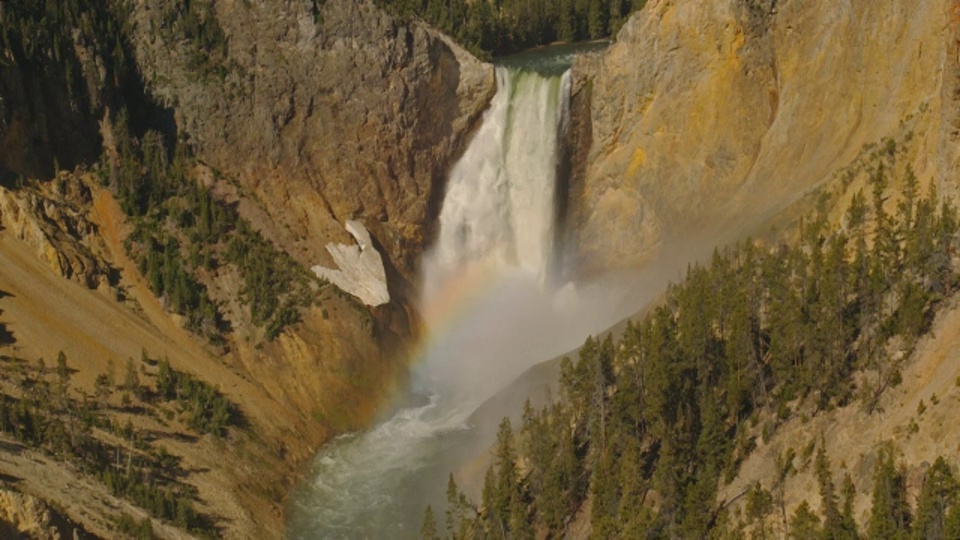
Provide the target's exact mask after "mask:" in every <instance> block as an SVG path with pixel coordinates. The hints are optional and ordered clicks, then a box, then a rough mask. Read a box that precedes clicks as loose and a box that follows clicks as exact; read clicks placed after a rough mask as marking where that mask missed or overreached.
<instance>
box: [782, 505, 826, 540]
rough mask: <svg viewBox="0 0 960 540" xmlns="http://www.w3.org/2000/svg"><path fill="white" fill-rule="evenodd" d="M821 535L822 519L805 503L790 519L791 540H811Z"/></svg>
mask: <svg viewBox="0 0 960 540" xmlns="http://www.w3.org/2000/svg"><path fill="white" fill-rule="evenodd" d="M821 534H822V530H821V529H820V518H819V517H817V515H816V514H814V513H813V510H811V509H810V504H809V503H807V501H803V502H802V503H800V506H798V507H797V509H796V510H794V512H793V517H792V518H791V519H790V535H789V536H790V540H810V539H812V538H819V537H820V535H821Z"/></svg>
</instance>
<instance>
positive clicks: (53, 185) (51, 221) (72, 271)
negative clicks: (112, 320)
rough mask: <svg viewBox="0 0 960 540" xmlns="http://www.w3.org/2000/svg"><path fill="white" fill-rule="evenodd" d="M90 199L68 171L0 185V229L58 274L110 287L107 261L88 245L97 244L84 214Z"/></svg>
mask: <svg viewBox="0 0 960 540" xmlns="http://www.w3.org/2000/svg"><path fill="white" fill-rule="evenodd" d="M90 202H91V198H90V190H89V189H88V188H87V187H86V185H85V184H84V183H83V182H82V181H81V180H80V179H79V178H77V177H75V176H74V175H70V174H61V175H59V176H58V177H57V178H54V179H53V181H51V182H49V183H47V184H36V185H34V186H31V187H23V188H20V189H16V190H9V189H6V188H3V187H0V229H7V230H9V232H10V233H12V234H13V235H14V236H16V237H17V238H18V239H20V240H22V241H23V242H25V243H26V244H27V245H28V246H30V247H31V248H32V249H33V250H34V251H35V252H36V254H37V256H38V257H39V258H40V260H42V261H44V262H45V263H46V264H47V265H48V266H49V267H50V268H51V269H53V271H54V272H56V273H58V274H60V275H61V276H63V277H65V278H67V279H72V280H74V281H76V282H78V283H80V284H82V285H84V286H86V287H89V288H92V289H94V288H99V287H101V286H109V285H110V279H111V270H110V267H109V265H108V264H107V263H106V262H104V261H103V259H102V258H101V257H100V256H98V255H97V254H96V253H94V252H93V251H92V250H91V249H90V247H89V246H96V245H99V244H100V243H101V240H100V238H99V237H98V231H97V227H96V225H94V224H93V223H92V222H91V221H90V220H89V219H88V216H87V215H86V211H87V210H88V209H89V207H90Z"/></svg>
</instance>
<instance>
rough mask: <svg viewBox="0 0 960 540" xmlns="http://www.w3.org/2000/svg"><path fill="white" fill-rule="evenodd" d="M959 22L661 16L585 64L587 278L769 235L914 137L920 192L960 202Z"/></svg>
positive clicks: (752, 14) (738, 7)
mask: <svg viewBox="0 0 960 540" xmlns="http://www.w3.org/2000/svg"><path fill="white" fill-rule="evenodd" d="M958 14H960V7H958V2H956V1H955V0H932V1H930V2H924V3H923V5H922V7H921V6H919V5H917V4H916V2H912V1H910V0H890V1H888V2H874V1H871V0H852V1H850V2H801V1H790V0H754V1H749V2H747V1H743V0H716V1H711V2H700V1H695V0H653V1H650V2H648V3H647V6H646V7H645V8H644V9H643V10H641V11H639V12H637V13H636V14H635V15H634V16H633V17H632V18H631V19H630V20H629V21H628V22H627V23H626V24H625V25H624V27H623V29H622V30H621V31H620V33H619V34H618V36H617V39H616V42H615V43H614V44H613V45H611V46H610V47H609V48H608V49H607V50H606V51H605V52H603V53H600V54H595V55H588V56H585V57H582V58H579V59H578V60H577V61H576V62H575V65H574V79H575V81H574V97H573V103H572V114H573V137H574V164H573V170H574V174H573V178H572V179H571V182H570V194H569V216H568V217H567V225H568V234H569V236H570V237H571V238H572V239H573V244H574V245H575V246H576V249H577V251H578V258H579V261H580V263H581V267H582V269H584V270H589V269H591V268H593V269H596V268H599V267H602V268H609V267H618V268H623V267H627V268H629V267H636V266H637V265H640V264H642V263H643V262H644V261H645V260H647V259H648V258H650V257H651V256H652V255H653V254H655V253H657V252H658V250H660V249H661V248H662V247H663V246H664V244H669V243H673V242H674V240H676V239H690V238H697V237H700V238H703V237H704V236H705V235H708V236H710V238H703V239H704V240H710V241H711V242H714V241H722V240H725V239H729V238H733V237H735V236H736V235H737V234H743V233H748V232H751V231H754V230H756V227H757V226H758V225H759V224H762V223H764V222H765V221H766V220H768V219H769V218H771V217H772V216H775V215H777V214H778V213H779V212H780V211H781V210H783V209H784V208H786V207H788V206H789V205H791V204H792V203H794V202H795V201H797V200H798V199H799V198H802V197H803V196H804V194H806V193H808V192H809V191H810V190H811V189H815V188H816V187H818V186H822V185H824V184H825V183H827V182H829V181H831V180H832V179H833V178H834V177H835V175H836V173H837V172H838V171H840V170H841V169H843V168H844V167H846V166H848V165H849V164H850V163H851V162H852V161H853V160H854V159H855V158H856V156H857V155H858V153H859V152H860V151H861V149H862V148H863V147H864V145H867V144H871V143H877V142H879V141H880V140H881V139H883V138H885V137H893V136H894V135H896V134H897V133H898V131H900V130H902V128H903V126H904V125H905V124H910V129H908V130H906V131H907V132H908V133H909V132H910V131H912V132H913V133H912V134H911V137H912V138H913V141H912V143H911V145H912V146H913V148H914V150H912V151H911V153H910V156H909V159H910V160H911V163H912V166H913V168H914V170H915V171H916V173H917V175H918V176H919V177H920V179H921V182H922V183H923V182H936V183H938V184H939V187H940V189H941V193H943V192H946V193H956V192H957V183H956V181H955V178H956V172H957V170H958V164H960V159H958V151H957V150H956V147H957V145H956V142H957V140H958V128H957V126H958V125H960V124H958V122H957V118H958V116H957V115H958V112H957V111H958V107H957V95H958V94H957V92H956V90H957V89H958V88H960V84H958V70H957V64H958V55H957V37H956V36H957V35H958V32H957V19H958V16H960V15H958ZM704 231H706V232H704Z"/></svg>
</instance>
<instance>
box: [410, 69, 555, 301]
mask: <svg viewBox="0 0 960 540" xmlns="http://www.w3.org/2000/svg"><path fill="white" fill-rule="evenodd" d="M496 77H497V94H496V96H494V98H493V101H492V102H491V104H490V108H489V109H488V110H487V111H486V113H485V115H484V118H483V122H482V125H481V126H480V129H479V130H478V131H477V133H476V134H475V136H474V137H473V140H472V141H471V142H470V144H469V146H468V147H467V150H466V152H465V153H464V154H463V156H462V157H461V158H460V160H459V161H458V162H457V164H456V165H455V166H454V168H453V169H452V171H451V173H450V177H449V181H448V184H447V191H446V195H445V197H444V200H443V206H442V209H441V212H440V218H439V235H438V237H437V240H436V243H435V245H434V246H433V248H432V249H431V251H430V252H429V253H428V254H427V256H426V257H425V260H424V284H425V296H426V298H427V301H429V300H430V298H431V296H433V295H435V294H436V293H437V291H438V290H439V288H442V287H443V285H444V284H445V283H446V282H447V281H449V280H450V279H451V277H453V276H455V275H456V274H457V273H460V272H463V271H465V270H468V269H469V270H474V271H475V270H477V269H483V270H486V271H500V270H509V271H517V270H519V271H521V272H523V273H525V274H527V275H529V276H531V277H533V278H535V279H536V280H537V281H539V282H540V283H541V284H542V283H544V282H546V281H547V280H548V279H549V278H550V274H551V271H552V270H553V262H554V221H555V215H554V214H555V208H556V201H555V198H556V194H555V192H556V188H555V186H556V181H557V169H558V165H559V159H560V157H561V145H560V142H561V133H562V130H563V127H564V126H565V124H566V121H567V116H568V114H569V94H570V71H569V70H567V71H565V72H564V73H563V74H560V75H543V74H541V73H538V72H536V71H521V70H518V69H514V68H508V67H502V66H501V67H498V68H497V70H496Z"/></svg>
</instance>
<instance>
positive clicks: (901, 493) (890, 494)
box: [867, 446, 910, 540]
mask: <svg viewBox="0 0 960 540" xmlns="http://www.w3.org/2000/svg"><path fill="white" fill-rule="evenodd" d="M873 482H874V487H873V498H872V507H871V509H870V521H869V524H868V529H867V534H868V536H869V537H870V538H885V539H890V540H898V539H905V538H907V534H908V532H909V528H910V507H909V506H908V504H907V500H906V497H907V495H906V486H905V484H904V478H903V473H902V471H899V470H898V469H897V467H896V465H895V464H894V458H893V449H892V447H890V446H887V447H885V448H882V449H881V450H880V451H879V455H878V457H877V464H876V466H875V467H874V473H873Z"/></svg>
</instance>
